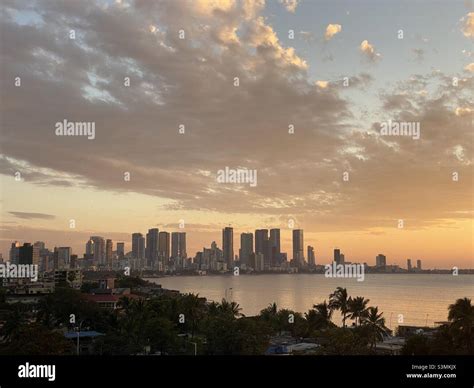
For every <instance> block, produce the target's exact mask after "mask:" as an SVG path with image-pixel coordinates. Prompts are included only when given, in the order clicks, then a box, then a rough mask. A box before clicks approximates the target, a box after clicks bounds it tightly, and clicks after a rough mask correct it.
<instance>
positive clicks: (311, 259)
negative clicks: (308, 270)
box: [308, 245, 316, 267]
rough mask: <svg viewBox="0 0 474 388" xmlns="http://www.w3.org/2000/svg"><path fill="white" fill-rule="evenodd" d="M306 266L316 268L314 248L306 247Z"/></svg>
mask: <svg viewBox="0 0 474 388" xmlns="http://www.w3.org/2000/svg"><path fill="white" fill-rule="evenodd" d="M308 265H309V266H310V267H314V266H316V258H315V257H314V248H313V247H312V246H310V245H308Z"/></svg>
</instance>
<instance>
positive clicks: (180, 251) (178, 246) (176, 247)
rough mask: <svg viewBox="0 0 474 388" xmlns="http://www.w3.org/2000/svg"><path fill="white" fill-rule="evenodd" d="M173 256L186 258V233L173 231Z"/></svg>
mask: <svg viewBox="0 0 474 388" xmlns="http://www.w3.org/2000/svg"><path fill="white" fill-rule="evenodd" d="M171 257H173V258H181V259H186V258H187V253H186V233H185V232H173V233H171Z"/></svg>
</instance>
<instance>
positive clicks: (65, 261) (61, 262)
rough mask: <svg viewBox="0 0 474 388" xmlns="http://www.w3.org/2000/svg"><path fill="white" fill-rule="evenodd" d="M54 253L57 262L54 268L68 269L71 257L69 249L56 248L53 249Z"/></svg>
mask: <svg viewBox="0 0 474 388" xmlns="http://www.w3.org/2000/svg"><path fill="white" fill-rule="evenodd" d="M54 252H55V255H56V257H57V262H58V264H57V266H56V268H69V266H70V264H71V255H72V249H71V247H57V248H54Z"/></svg>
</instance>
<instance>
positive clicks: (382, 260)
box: [375, 253, 387, 267]
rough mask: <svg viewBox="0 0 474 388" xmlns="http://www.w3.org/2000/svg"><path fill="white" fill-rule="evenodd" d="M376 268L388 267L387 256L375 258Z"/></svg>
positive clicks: (379, 255) (380, 255)
mask: <svg viewBox="0 0 474 388" xmlns="http://www.w3.org/2000/svg"><path fill="white" fill-rule="evenodd" d="M375 266H376V267H385V266H387V258H386V257H385V255H382V254H381V253H379V254H378V255H377V256H375Z"/></svg>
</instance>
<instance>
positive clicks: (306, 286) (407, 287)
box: [148, 274, 474, 328]
mask: <svg viewBox="0 0 474 388" xmlns="http://www.w3.org/2000/svg"><path fill="white" fill-rule="evenodd" d="M148 280H150V281H153V282H155V283H158V284H161V285H162V286H163V287H164V288H168V289H174V290H179V291H180V292H183V293H188V292H193V293H198V294H199V295H200V296H203V297H206V298H207V299H208V300H214V301H220V300H221V299H222V298H224V297H226V296H227V298H228V299H231V300H233V301H235V302H237V303H239V305H240V307H241V308H242V312H243V313H244V314H245V315H255V314H258V313H259V312H260V310H261V309H263V308H265V307H267V306H268V305H269V304H270V303H273V302H275V303H276V304H277V306H278V308H288V309H292V310H295V311H299V312H306V311H308V310H309V309H310V308H311V307H312V306H313V304H316V303H319V302H322V301H324V299H326V300H327V299H328V298H329V294H330V293H331V292H333V291H334V289H335V288H336V287H338V286H341V287H346V288H347V291H348V293H349V295H351V296H364V297H365V298H368V299H370V302H369V305H371V306H378V307H379V311H382V312H383V313H384V317H385V318H386V324H387V326H388V327H390V328H394V327H396V326H398V324H399V323H398V319H399V314H403V324H407V325H420V326H421V325H425V324H428V325H430V326H431V325H433V324H434V322H437V321H445V320H447V316H448V306H449V304H451V303H454V301H455V300H456V299H457V298H463V297H468V298H471V299H473V302H474V275H459V276H452V275H429V274H424V275H423V274H418V275H416V274H409V275H408V274H366V275H365V280H364V281H363V282H358V281H357V280H356V279H334V278H326V277H325V276H324V275H310V274H299V275H286V274H285V275H240V276H174V277H165V278H155V279H148ZM334 321H335V322H337V323H339V322H340V319H339V314H336V317H335V319H334Z"/></svg>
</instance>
